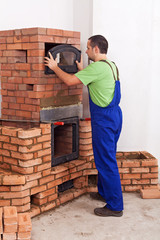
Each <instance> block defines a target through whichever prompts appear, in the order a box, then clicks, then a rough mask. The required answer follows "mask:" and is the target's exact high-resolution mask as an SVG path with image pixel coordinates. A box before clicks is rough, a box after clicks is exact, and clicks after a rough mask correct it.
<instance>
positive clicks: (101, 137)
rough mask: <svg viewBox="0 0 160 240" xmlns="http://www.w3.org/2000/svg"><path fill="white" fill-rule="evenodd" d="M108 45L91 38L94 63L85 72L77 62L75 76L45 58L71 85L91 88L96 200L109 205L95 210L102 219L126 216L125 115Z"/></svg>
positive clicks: (89, 52) (97, 37) (100, 38)
mask: <svg viewBox="0 0 160 240" xmlns="http://www.w3.org/2000/svg"><path fill="white" fill-rule="evenodd" d="M107 50H108V42H107V40H106V39H105V38H104V37H103V36H101V35H95V36H92V37H90V38H89V39H88V42H87V50H86V54H87V55H88V57H89V59H90V60H92V61H93V63H91V64H90V65H89V66H87V67H86V68H85V69H83V63H82V60H81V62H76V63H77V67H78V69H79V72H78V73H76V74H74V75H71V74H68V73H65V72H64V71H62V70H61V69H60V68H59V67H58V66H57V61H56V60H54V59H53V57H52V55H51V54H50V58H47V57H45V65H46V66H48V67H49V68H50V69H52V70H53V71H54V72H55V73H56V75H57V76H58V77H59V78H60V79H61V80H62V81H64V82H65V83H66V84H67V85H68V86H71V85H76V84H80V83H83V84H84V85H85V86H86V85H87V86H88V89H89V101H90V111H91V125H92V145H93V152H94V159H95V164H96V168H97V170H98V193H92V194H91V197H92V198H94V199H98V200H102V201H105V202H106V205H105V206H104V207H102V208H96V209H94V213H95V214H96V215H98V216H104V217H108V216H115V217H120V216H122V215H123V196H122V190H121V182H120V176H119V171H118V166H117V161H116V148H117V141H118V139H119V135H120V132H121V127H122V112H121V109H120V107H119V102H120V98H121V93H120V82H119V79H118V77H119V76H118V69H117V67H116V65H115V64H114V63H112V62H111V61H109V60H108V59H107V56H106V54H107Z"/></svg>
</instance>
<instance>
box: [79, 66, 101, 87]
mask: <svg viewBox="0 0 160 240" xmlns="http://www.w3.org/2000/svg"><path fill="white" fill-rule="evenodd" d="M93 64H94V63H91V64H90V65H88V66H87V67H86V68H84V69H83V70H81V71H79V72H78V73H76V74H75V76H76V77H77V78H79V80H80V81H81V82H82V83H83V84H84V85H85V86H86V85H88V84H90V83H91V82H94V81H96V80H97V74H96V71H95V69H94V67H93Z"/></svg>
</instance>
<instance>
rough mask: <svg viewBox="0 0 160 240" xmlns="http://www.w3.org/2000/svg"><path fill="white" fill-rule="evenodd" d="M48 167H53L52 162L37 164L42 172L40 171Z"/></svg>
mask: <svg viewBox="0 0 160 240" xmlns="http://www.w3.org/2000/svg"><path fill="white" fill-rule="evenodd" d="M48 168H51V163H45V164H42V165H39V166H37V171H38V172H40V171H43V170H45V169H48Z"/></svg>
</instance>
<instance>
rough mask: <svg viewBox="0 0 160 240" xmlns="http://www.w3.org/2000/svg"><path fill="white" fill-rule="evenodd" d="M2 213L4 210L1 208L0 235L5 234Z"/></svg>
mask: <svg viewBox="0 0 160 240" xmlns="http://www.w3.org/2000/svg"><path fill="white" fill-rule="evenodd" d="M2 213H3V209H2V208H1V207H0V234H2V233H3V223H2Z"/></svg>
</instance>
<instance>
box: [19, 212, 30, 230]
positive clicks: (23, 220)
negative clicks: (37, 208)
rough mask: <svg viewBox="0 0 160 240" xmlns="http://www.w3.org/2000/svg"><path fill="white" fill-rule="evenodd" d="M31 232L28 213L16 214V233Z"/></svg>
mask: <svg viewBox="0 0 160 240" xmlns="http://www.w3.org/2000/svg"><path fill="white" fill-rule="evenodd" d="M31 230H32V223H31V217H30V214H29V213H19V214H18V232H19V233H23V232H30V231H31Z"/></svg>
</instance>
